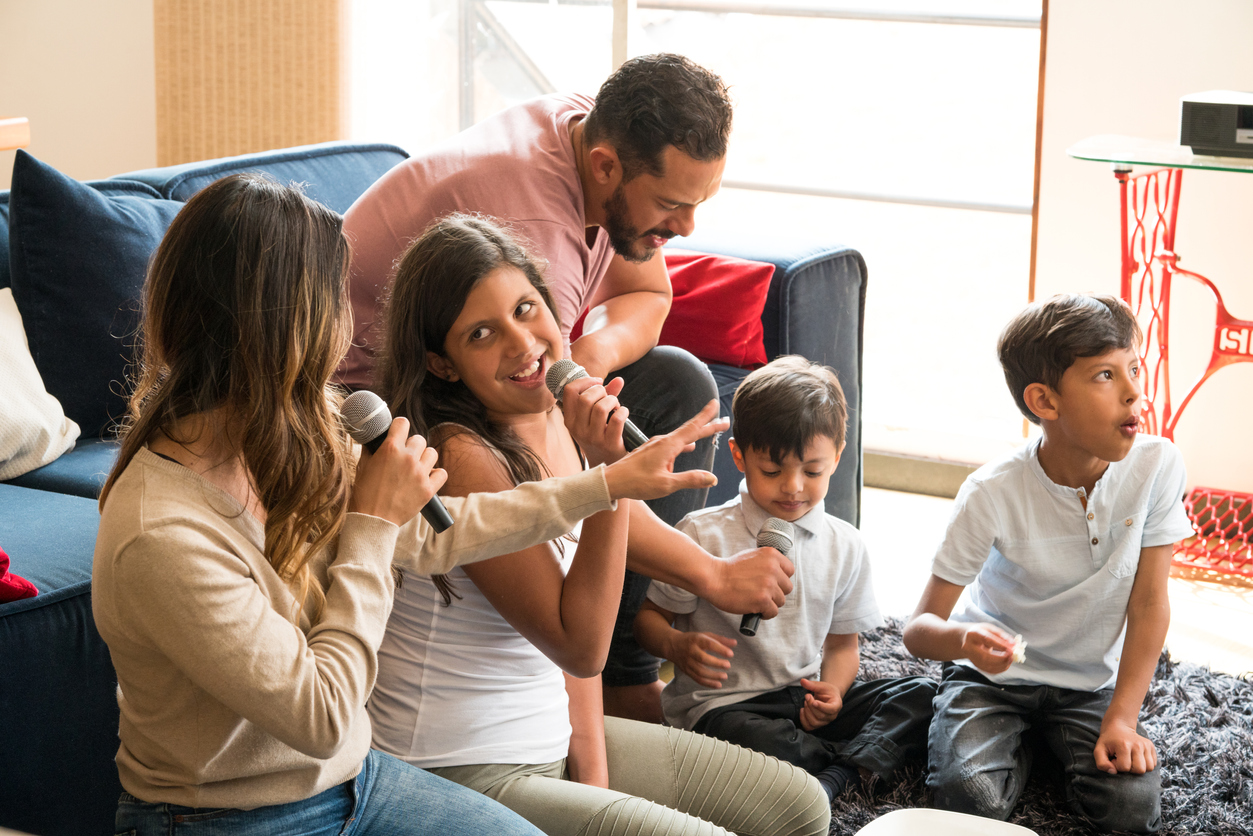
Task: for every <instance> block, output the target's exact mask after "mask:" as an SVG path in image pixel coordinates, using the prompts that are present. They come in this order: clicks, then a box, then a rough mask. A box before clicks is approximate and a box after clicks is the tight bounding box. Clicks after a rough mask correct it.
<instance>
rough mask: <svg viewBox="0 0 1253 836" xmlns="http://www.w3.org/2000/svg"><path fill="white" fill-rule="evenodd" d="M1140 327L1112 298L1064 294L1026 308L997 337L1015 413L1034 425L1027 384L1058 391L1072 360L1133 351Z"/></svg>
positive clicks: (1124, 304)
mask: <svg viewBox="0 0 1253 836" xmlns="http://www.w3.org/2000/svg"><path fill="white" fill-rule="evenodd" d="M1142 336H1143V335H1142V333H1141V331H1140V323H1138V322H1136V318H1135V315H1134V314H1133V313H1132V312H1131V308H1129V307H1127V303H1126V302H1124V301H1123V300H1121V299H1119V298H1118V297H1117V296H1108V295H1095V294H1084V293H1068V294H1061V295H1058V296H1054V297H1053V298H1052V299H1049V300H1047V301H1044V302H1036V303H1035V304H1033V305H1029V306H1027V308H1026V310H1024V311H1023V312H1022V313H1020V314H1018V316H1016V317H1014V319H1013V320H1012V321H1011V322H1010V323H1009V324H1008V325H1006V326H1005V330H1004V331H1002V332H1001V338H1000V339H999V340H998V341H997V344H996V353H997V356H998V357H1000V360H1001V368H1002V369H1004V370H1005V383H1006V384H1008V385H1009V391H1010V393H1011V394H1012V395H1013V396H1014V401H1015V402H1016V403H1017V404H1018V409H1019V411H1020V412H1022V414H1023V415H1025V416H1026V418H1027V420H1028V421H1031V422H1032V423H1034V424H1038V423H1040V419H1039V417H1038V416H1037V415H1036V414H1035V413H1034V412H1032V411H1031V410H1030V409H1028V408H1027V402H1026V401H1025V400H1024V399H1023V393H1024V392H1025V391H1026V389H1027V387H1028V386H1030V385H1031V384H1032V383H1043V384H1044V385H1045V386H1047V387H1049V388H1050V389H1057V387H1058V385H1059V384H1060V383H1061V381H1062V375H1063V374H1065V373H1066V369H1068V368H1070V367H1071V366H1072V365H1073V364H1074V362H1075V360H1076V358H1079V357H1096V356H1098V355H1101V354H1104V353H1105V352H1107V351H1112V350H1113V349H1116V348H1136V347H1137V346H1139V344H1140V340H1141V339H1142Z"/></svg>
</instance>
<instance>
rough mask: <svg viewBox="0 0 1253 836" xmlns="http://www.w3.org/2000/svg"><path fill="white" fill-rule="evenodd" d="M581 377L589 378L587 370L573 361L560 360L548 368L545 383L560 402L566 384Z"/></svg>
mask: <svg viewBox="0 0 1253 836" xmlns="http://www.w3.org/2000/svg"><path fill="white" fill-rule="evenodd" d="M580 377H587V369H585V368H583V367H582V366H580V365H579V364H578V363H576V362H574V361H573V360H558V361H557V362H556V363H553V364H552V365H551V366H549V367H548V374H546V375H544V383H545V384H546V385H547V386H548V391H549V392H552V393H553V397H554V398H557V399H558V400H560V399H561V390H562V389H565V388H566V384H567V383H569V382H570V381H572V380H578V379H579V378H580Z"/></svg>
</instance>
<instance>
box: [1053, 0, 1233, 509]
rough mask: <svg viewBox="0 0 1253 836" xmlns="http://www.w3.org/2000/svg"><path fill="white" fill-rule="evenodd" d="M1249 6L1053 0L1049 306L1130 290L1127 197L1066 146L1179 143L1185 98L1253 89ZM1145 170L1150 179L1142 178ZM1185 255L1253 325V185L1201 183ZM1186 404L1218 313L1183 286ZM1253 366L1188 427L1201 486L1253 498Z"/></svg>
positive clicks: (1175, 357)
mask: <svg viewBox="0 0 1253 836" xmlns="http://www.w3.org/2000/svg"><path fill="white" fill-rule="evenodd" d="M1250 34H1253V3H1249V2H1247V0H1190V2H1187V3H1180V2H1177V0H1105V2H1100V3H1094V2H1091V0H1051V2H1050V3H1049V31H1048V55H1047V66H1046V87H1045V97H1044V145H1043V156H1042V159H1041V185H1040V232H1039V253H1038V260H1037V272H1036V277H1037V278H1036V298H1044V297H1047V296H1049V295H1051V294H1053V293H1058V292H1061V291H1075V290H1099V291H1104V292H1110V293H1117V292H1118V274H1119V260H1118V241H1119V227H1118V200H1117V198H1118V192H1117V184H1116V182H1115V180H1114V177H1113V174H1112V173H1111V172H1110V168H1109V166H1108V165H1107V164H1104V163H1094V162H1081V161H1079V160H1074V159H1071V158H1069V157H1067V156H1066V148H1067V147H1069V146H1070V145H1072V144H1073V143H1075V142H1077V141H1078V140H1080V139H1083V138H1085V137H1088V136H1092V135H1094V134H1106V133H1110V134H1127V135H1131V136H1141V137H1146V138H1150V139H1160V140H1167V141H1178V138H1179V97H1180V96H1182V95H1184V94H1186V93H1197V92H1201V91H1204V90H1214V89H1233V90H1246V91H1253V50H1250V49H1249V37H1250ZM1138 171H1139V169H1137V172H1138ZM1180 195H1181V199H1180V204H1179V206H1180V208H1179V222H1178V227H1177V229H1178V233H1177V237H1176V240H1175V249H1176V251H1177V252H1179V253H1180V254H1181V256H1182V260H1181V262H1180V266H1182V267H1185V268H1187V269H1190V270H1194V271H1196V272H1198V273H1200V274H1202V275H1204V276H1207V277H1208V278H1210V279H1212V280H1213V281H1214V282H1215V284H1217V285H1218V288H1219V290H1220V291H1222V293H1223V301H1224V302H1225V303H1226V306H1227V309H1228V310H1229V311H1230V312H1231V313H1232V314H1233V315H1234V316H1236V317H1239V318H1242V319H1253V258H1251V256H1253V173H1251V174H1222V173H1215V172H1205V171H1188V172H1185V173H1184V175H1183V186H1182V189H1181V191H1180ZM1172 299H1173V304H1174V306H1175V307H1174V310H1173V311H1172V317H1173V323H1174V324H1173V327H1172V329H1171V333H1170V340H1171V351H1172V368H1171V373H1172V384H1173V389H1174V392H1175V393H1176V394H1175V399H1176V402H1177V400H1178V398H1179V397H1181V396H1182V394H1183V392H1185V391H1186V390H1187V389H1188V388H1189V387H1190V386H1191V383H1192V381H1193V380H1195V379H1196V377H1197V375H1199V374H1200V372H1201V370H1202V369H1203V368H1204V367H1205V364H1206V362H1207V360H1208V359H1209V353H1210V348H1211V345H1212V340H1213V333H1214V330H1213V329H1214V305H1213V303H1212V302H1211V301H1209V297H1208V296H1207V294H1206V293H1204V292H1203V291H1201V290H1199V285H1197V284H1196V283H1195V282H1192V281H1191V280H1187V279H1179V280H1178V284H1177V286H1176V293H1175V294H1173V296H1172ZM1251 427H1253V363H1242V364H1238V365H1236V366H1233V367H1230V368H1228V369H1225V370H1223V371H1220V372H1219V373H1218V374H1217V375H1216V376H1215V377H1213V378H1212V379H1211V380H1210V381H1209V382H1207V383H1206V384H1205V386H1204V387H1203V388H1202V389H1201V391H1200V393H1199V394H1198V395H1197V396H1196V398H1195V399H1194V400H1193V402H1192V403H1191V404H1190V405H1189V406H1188V408H1187V410H1186V411H1185V412H1184V414H1183V417H1182V418H1181V419H1180V423H1179V426H1178V429H1177V430H1176V436H1175V438H1176V442H1177V443H1178V444H1179V446H1180V448H1181V449H1182V451H1183V453H1184V456H1185V458H1186V460H1187V463H1188V475H1189V481H1190V483H1191V484H1193V485H1205V486H1208V487H1218V488H1227V489H1235V490H1243V491H1253V432H1251V431H1250V428H1251Z"/></svg>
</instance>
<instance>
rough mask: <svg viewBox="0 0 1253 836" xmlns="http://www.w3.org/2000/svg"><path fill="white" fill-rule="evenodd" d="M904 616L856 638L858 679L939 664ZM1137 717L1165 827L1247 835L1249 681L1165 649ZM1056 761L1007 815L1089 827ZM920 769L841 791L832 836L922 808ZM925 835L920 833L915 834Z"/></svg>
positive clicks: (1026, 821)
mask: <svg viewBox="0 0 1253 836" xmlns="http://www.w3.org/2000/svg"><path fill="white" fill-rule="evenodd" d="M902 625H903V622H902V621H901V620H900V619H889V621H888V624H887V625H886V626H885V627H882V628H880V629H878V630H874V631H871V632H869V633H863V634H862V637H861V659H862V664H861V673H860V678H862V679H877V678H880V677H890V676H912V675H924V676H931V677H932V678H934V679H939V676H940V665H939V664H938V663H936V662H923V661H920V660H918V659H915V658H914V657H912V656H910V655H909V651H907V650H905V646H904V645H903V644H901V627H902ZM1140 717H1141V720H1142V721H1143V722H1144V725H1145V727H1146V728H1147V729H1148V733H1149V737H1150V739H1152V741H1153V742H1154V743H1155V744H1156V745H1157V753H1158V761H1159V765H1160V768H1161V770H1162V830H1161V833H1162V834H1167V836H1195V834H1216V835H1217V836H1229V834H1230V836H1253V681H1251V680H1250V679H1249V678H1247V675H1246V676H1245V677H1233V676H1227V675H1225V674H1220V673H1212V672H1210V671H1209V669H1207V668H1201V667H1198V666H1196V665H1191V664H1188V663H1174V662H1171V661H1170V657H1169V656H1168V655H1167V654H1166V653H1163V654H1162V657H1161V659H1160V660H1159V661H1158V663H1157V671H1156V672H1155V673H1154V674H1153V684H1152V686H1151V687H1150V688H1149V693H1148V697H1147V698H1146V699H1145V701H1144V709H1143V710H1142V711H1141V714H1140ZM1059 775H1060V766H1058V765H1057V764H1056V762H1053V763H1052V764H1050V763H1048V761H1047V759H1046V758H1045V757H1043V756H1039V755H1038V756H1037V758H1036V768H1035V769H1034V770H1033V772H1032V775H1031V779H1030V781H1029V783H1028V786H1027V790H1026V792H1025V793H1023V796H1022V799H1021V800H1020V801H1019V802H1018V806H1017V807H1015V808H1014V812H1013V814H1012V815H1011V816H1010V819H1009V820H1010V821H1011V822H1012V823H1014V824H1019V825H1022V826H1023V827H1028V828H1030V829H1032V830H1034V831H1035V832H1036V833H1038V834H1040V836H1073V834H1089V833H1092V832H1093V831H1092V828H1091V827H1089V826H1088V824H1087V822H1086V820H1085V819H1084V818H1083V817H1082V816H1079V815H1078V814H1076V813H1074V812H1071V810H1070V809H1069V808H1068V807H1067V806H1066V802H1065V799H1064V796H1063V792H1062V788H1061V786H1060V782H1059V781H1058V780H1057V778H1056V777H1054V776H1059ZM923 778H924V776H923V773H922V769H921V768H920V767H917V768H914V767H911V768H906V769H903V770H901V771H900V772H899V773H898V774H897V775H896V776H894V777H893V779H892V780H891V781H888V782H880V781H878V780H876V779H872V780H871V782H870V783H869V784H868V785H864V786H863V787H861V788H860V789H858V790H855V791H854V792H852V793H849V794H846V795H843V796H838V797H837V798H836V799H835V802H834V804H832V808H831V836H852V834H855V833H856V832H857V831H858V830H859V829H860V828H862V827H864V826H865V825H866V824H868V823H869V822H870V821H872V820H873V819H876V818H878V817H879V816H882V815H884V814H885V813H889V812H891V811H893V810H896V809H899V808H902V807H927V806H929V805H930V793H929V792H928V790H927V788H926V786H925V784H924V782H923ZM921 836H925V834H921Z"/></svg>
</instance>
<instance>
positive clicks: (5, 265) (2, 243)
mask: <svg viewBox="0 0 1253 836" xmlns="http://www.w3.org/2000/svg"><path fill="white" fill-rule="evenodd" d="M9 285H10V281H9V192H8V190H5V191H3V192H0V287H8V286H9Z"/></svg>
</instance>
